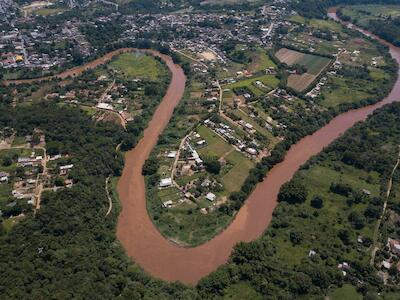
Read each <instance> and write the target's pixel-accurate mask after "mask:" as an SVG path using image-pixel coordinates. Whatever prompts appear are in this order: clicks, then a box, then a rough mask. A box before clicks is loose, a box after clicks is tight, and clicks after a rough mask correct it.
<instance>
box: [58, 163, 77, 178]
mask: <svg viewBox="0 0 400 300" xmlns="http://www.w3.org/2000/svg"><path fill="white" fill-rule="evenodd" d="M73 167H74V165H73V164H70V165H65V166H60V176H63V175H67V174H68V172H69V171H70V170H71V169H72V168H73Z"/></svg>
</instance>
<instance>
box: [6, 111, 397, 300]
mask: <svg viewBox="0 0 400 300" xmlns="http://www.w3.org/2000/svg"><path fill="white" fill-rule="evenodd" d="M0 116H1V118H0V124H1V126H12V127H14V128H15V129H16V130H17V131H18V132H20V133H22V134H23V133H27V132H31V131H32V130H33V129H34V128H41V129H42V130H43V131H44V132H45V134H46V138H47V140H48V143H51V144H54V145H57V147H56V148H57V149H58V151H59V152H60V153H68V154H70V155H71V156H72V157H73V158H74V160H75V164H76V169H75V171H74V173H73V174H72V176H73V178H74V180H76V182H77V184H76V185H75V186H74V187H73V188H72V189H71V190H68V191H62V192H57V193H47V194H46V195H45V196H44V200H43V207H42V209H41V210H40V211H38V213H37V214H36V216H30V217H28V218H26V219H25V220H24V221H22V222H21V223H20V224H18V225H16V226H15V227H14V228H13V230H12V231H11V232H9V233H5V232H2V235H1V237H0V251H1V253H2V256H1V258H0V267H1V270H2V274H3V275H2V276H1V277H0V295H1V298H3V299H4V298H6V299H8V298H11V299H21V298H49V297H54V298H57V299H67V298H74V299H82V298H98V299H104V298H108V299H110V298H114V297H120V298H123V299H150V298H151V299H155V298H157V299H200V298H203V299H207V298H217V297H219V296H223V295H226V294H227V293H231V292H232V290H234V289H235V288H236V287H237V286H238V285H240V286H242V287H243V289H244V290H251V291H252V293H254V295H256V296H257V297H258V296H264V297H273V298H281V299H293V297H297V296H299V295H309V296H311V295H320V296H321V295H324V294H325V293H327V292H328V290H330V289H332V288H333V287H335V286H341V285H342V284H343V283H345V282H350V283H352V282H353V283H355V282H360V281H361V282H362V283H361V284H358V286H357V289H358V291H359V292H360V293H362V294H364V295H371V296H373V295H374V293H375V292H377V291H380V290H381V289H382V285H381V284H380V282H379V280H378V279H377V278H376V276H375V271H374V269H373V268H371V267H370V266H369V265H365V264H364V263H363V261H362V260H359V259H358V258H355V259H354V261H350V264H351V265H352V266H355V267H354V270H352V272H351V276H349V277H348V279H346V278H344V277H343V276H342V275H341V274H340V272H339V271H338V269H337V267H336V265H337V263H338V262H340V261H341V260H343V257H345V256H346V251H348V250H346V249H349V248H351V247H354V242H353V240H352V239H353V238H355V236H356V232H357V230H358V229H357V228H358V227H357V226H359V225H357V224H358V223H354V224H356V225H351V224H353V222H357V221H354V220H353V219H351V218H349V221H347V219H346V221H345V220H342V221H341V222H342V223H341V224H340V226H339V225H338V226H337V228H336V229H329V230H328V231H327V229H326V228H327V227H326V226H322V225H316V224H319V223H321V222H324V221H325V220H326V215H325V214H326V213H327V212H324V210H323V208H322V207H325V206H324V204H326V201H327V199H324V198H323V197H321V198H322V199H319V200H318V199H311V200H310V199H309V198H310V196H311V195H310V192H311V190H310V189H309V187H307V186H306V185H304V184H302V183H299V182H298V181H296V179H297V178H298V176H295V179H294V181H293V182H292V183H291V184H289V185H286V186H284V187H283V189H282V192H281V194H280V197H279V198H280V200H281V201H282V202H281V203H280V204H279V205H278V207H277V209H276V211H275V212H274V219H273V221H272V224H271V226H270V227H269V228H268V229H267V231H266V232H265V234H264V235H263V236H262V238H260V239H259V240H257V241H254V242H251V243H248V244H244V243H243V244H239V245H238V246H237V247H236V248H235V250H234V252H233V255H232V257H231V259H230V262H229V264H227V265H226V266H223V267H221V268H219V269H218V270H217V271H216V272H214V273H212V274H211V275H209V276H208V277H206V278H204V279H202V280H201V281H200V283H199V285H198V286H197V287H196V288H188V287H184V286H182V285H180V284H168V283H163V282H161V281H158V280H155V279H152V278H150V277H149V276H147V275H146V274H145V273H144V272H143V271H141V270H140V269H139V268H138V267H137V266H136V265H134V264H133V263H131V262H130V261H129V259H128V258H127V257H126V256H125V254H124V252H123V250H122V248H121V247H120V245H119V244H118V242H117V241H116V238H115V225H116V219H117V216H118V211H113V213H112V215H110V216H109V217H108V218H105V211H106V203H107V200H106V196H105V193H104V180H105V178H106V177H107V176H108V175H110V174H113V175H118V174H119V172H120V170H121V166H122V158H121V156H120V155H119V154H118V153H116V152H115V146H116V145H117V144H118V143H119V142H120V139H121V132H120V130H119V129H118V128H116V127H115V126H113V125H111V124H108V123H106V124H103V123H97V124H96V123H93V122H92V120H90V118H88V117H87V116H86V115H85V114H84V113H83V112H82V111H80V110H78V109H75V108H74V109H72V108H68V109H67V108H65V107H64V108H59V107H57V106H55V105H48V104H41V105H34V106H31V107H26V108H19V109H18V110H14V109H8V108H2V109H1V113H0ZM399 118H400V104H393V105H390V106H387V107H385V108H383V109H381V110H380V111H379V112H377V113H375V114H374V115H373V116H372V117H370V118H369V120H368V121H367V122H366V123H362V124H359V125H357V126H356V127H355V128H353V129H351V130H350V131H349V132H348V133H346V134H345V135H344V136H343V137H342V138H340V139H339V140H338V141H336V142H335V143H333V144H332V145H331V146H330V147H328V149H327V150H326V151H324V152H323V153H322V154H320V155H319V156H317V157H316V158H314V159H313V160H312V161H311V162H310V163H308V164H307V165H306V166H305V167H304V169H310V168H312V167H313V166H314V165H318V164H324V165H327V166H330V167H334V166H336V165H347V166H351V167H353V168H355V169H360V170H364V171H368V172H377V173H379V176H380V178H381V181H380V182H379V184H382V186H384V185H385V182H386V181H387V178H388V174H389V173H390V170H391V168H392V167H393V164H394V156H393V154H394V152H393V150H394V149H397V148H394V145H395V144H396V143H397V141H398V140H399V138H400V127H399V126H400V122H399ZM382 120H385V122H384V123H383V122H382ZM361 153H362V155H360V154H361ZM301 172H303V171H301ZM395 180H396V184H397V182H398V180H399V178H398V177H396V178H395ZM299 184H300V185H299ZM296 190H300V191H301V192H300V193H293V191H296ZM343 190H345V189H343V187H340V186H339V187H338V186H337V185H336V186H332V187H331V193H342V194H343ZM356 192H357V191H356V190H355V189H354V188H353V189H350V192H349V190H347V192H346V193H347V195H348V196H347V198H351V197H353V198H354V197H355V196H356V195H358V194H357V193H356ZM293 194H295V195H297V196H296V197H294V198H293V197H292V196H293ZM343 197H345V196H343ZM306 199H307V200H306ZM360 201H364V202H365V205H368V202H369V201H371V202H370V204H371V205H373V206H374V205H375V206H379V205H381V203H382V202H380V200H379V199H378V200H374V201H372V199H371V200H369V198H362V200H360ZM310 203H311V204H310ZM345 203H348V204H347V205H352V204H351V203H353V202H349V200H347V201H346V202H345ZM390 205H391V206H392V207H393V209H397V211H400V207H399V203H398V200H397V202H395V201H393V202H392V203H391V204H390ZM352 207H356V205H352V206H349V210H348V211H345V212H346V213H348V212H351V209H352ZM396 207H397V208H396ZM372 208H373V207H372ZM327 211H328V210H327ZM367 216H368V218H369V219H371V220H373V218H376V215H371V214H368V213H367ZM353 217H354V216H353ZM368 218H367V219H366V220H367V221H368V220H369V219H368ZM331 221H334V222H336V219H335V218H333V219H332V220H331ZM347 222H349V223H347ZM364 222H365V221H364ZM305 224H314V225H315V227H314V230H313V236H314V237H313V241H312V243H313V244H314V248H315V249H316V251H317V253H318V254H317V255H316V257H315V258H308V257H307V256H305V257H304V259H301V260H300V263H299V264H296V265H295V266H292V265H290V264H289V263H287V262H286V261H285V260H284V259H282V255H284V254H282V251H281V249H286V251H287V252H286V255H289V254H290V253H294V252H296V251H298V249H301V248H302V247H309V246H307V245H309V243H310V237H309V236H308V234H307V231H303V230H304V228H305V227H304V226H306V225H305ZM314 225H313V226H314ZM341 226H344V227H345V228H346V231H341ZM332 228H334V227H332ZM317 229H318V230H317ZM325 236H328V237H329V239H326V238H324V237H325ZM282 243H283V244H282ZM302 245H303V246H302ZM304 245H305V246H304ZM315 245H317V246H315ZM296 247H297V248H296ZM293 251H294V252H293ZM301 252H302V251H301V250H300V251H299V253H301ZM93 291H96V296H97V297H96V296H95V297H94V296H93Z"/></svg>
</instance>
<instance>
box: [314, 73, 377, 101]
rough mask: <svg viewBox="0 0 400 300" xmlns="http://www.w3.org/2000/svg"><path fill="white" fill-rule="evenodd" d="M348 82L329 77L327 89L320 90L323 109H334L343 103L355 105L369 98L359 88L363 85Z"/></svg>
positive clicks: (368, 95) (367, 94)
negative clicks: (322, 98)
mask: <svg viewBox="0 0 400 300" xmlns="http://www.w3.org/2000/svg"><path fill="white" fill-rule="evenodd" d="M359 84H360V83H358V84H356V83H355V82H353V83H352V82H349V80H346V79H344V78H339V77H330V79H329V83H328V87H326V88H324V89H322V95H323V97H324V100H323V101H322V102H321V104H322V105H323V106H325V107H335V106H337V105H339V104H344V103H357V102H360V101H361V100H364V99H367V98H369V97H371V95H370V94H369V93H367V92H365V91H363V90H360V88H361V89H362V88H363V85H361V86H360V85H359Z"/></svg>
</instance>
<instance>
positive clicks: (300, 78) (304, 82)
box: [287, 73, 316, 92]
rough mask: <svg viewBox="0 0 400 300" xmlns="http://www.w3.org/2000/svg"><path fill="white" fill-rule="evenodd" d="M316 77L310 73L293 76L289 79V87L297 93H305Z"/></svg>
mask: <svg viewBox="0 0 400 300" xmlns="http://www.w3.org/2000/svg"><path fill="white" fill-rule="evenodd" d="M315 78H316V76H315V75H312V74H308V73H304V74H302V75H297V74H292V75H290V76H289V77H288V82H287V85H288V86H289V87H291V88H292V89H295V90H296V91H300V92H301V91H304V90H305V89H306V88H307V87H308V86H310V84H311V83H313V81H314V80H315Z"/></svg>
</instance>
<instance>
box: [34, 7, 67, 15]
mask: <svg viewBox="0 0 400 300" xmlns="http://www.w3.org/2000/svg"><path fill="white" fill-rule="evenodd" d="M66 10H67V9H66V8H41V9H38V10H35V11H33V12H32V13H33V14H35V15H38V16H43V17H47V16H51V15H55V14H58V13H62V12H64V11H66Z"/></svg>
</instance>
